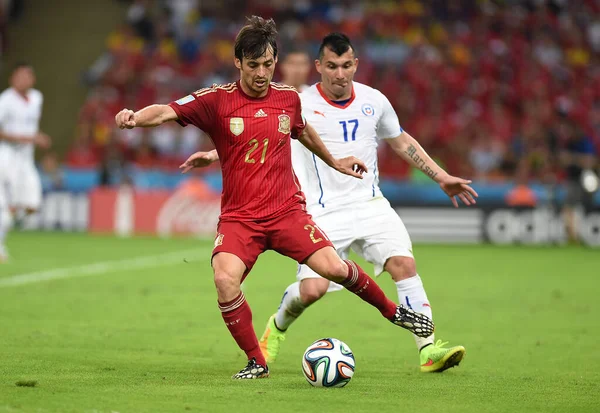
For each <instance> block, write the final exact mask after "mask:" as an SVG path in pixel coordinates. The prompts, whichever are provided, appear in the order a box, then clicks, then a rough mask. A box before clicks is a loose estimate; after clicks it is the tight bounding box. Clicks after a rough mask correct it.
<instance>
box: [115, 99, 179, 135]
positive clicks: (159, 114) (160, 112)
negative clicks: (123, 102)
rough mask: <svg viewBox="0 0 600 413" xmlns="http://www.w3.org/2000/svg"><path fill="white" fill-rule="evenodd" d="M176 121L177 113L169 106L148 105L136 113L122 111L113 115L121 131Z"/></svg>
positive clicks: (128, 110)
mask: <svg viewBox="0 0 600 413" xmlns="http://www.w3.org/2000/svg"><path fill="white" fill-rule="evenodd" d="M177 119H178V117H177V113H175V111H174V110H173V108H172V107H170V106H169V105H150V106H146V107H145V108H144V109H140V110H138V111H137V112H134V111H132V110H130V109H123V110H122V111H120V112H119V113H117V114H116V115H115V122H116V124H117V126H118V127H119V128H121V129H133V128H150V127H154V126H158V125H162V124H163V123H165V122H168V121H170V120H177Z"/></svg>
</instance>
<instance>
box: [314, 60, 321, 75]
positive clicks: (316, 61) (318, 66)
mask: <svg viewBox="0 0 600 413" xmlns="http://www.w3.org/2000/svg"><path fill="white" fill-rule="evenodd" d="M315 68H316V69H317V72H319V73H321V61H320V60H319V59H315Z"/></svg>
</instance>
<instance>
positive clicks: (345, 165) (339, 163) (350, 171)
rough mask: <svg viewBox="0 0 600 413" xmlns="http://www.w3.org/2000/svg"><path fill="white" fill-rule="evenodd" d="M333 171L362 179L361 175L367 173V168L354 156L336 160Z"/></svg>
mask: <svg viewBox="0 0 600 413" xmlns="http://www.w3.org/2000/svg"><path fill="white" fill-rule="evenodd" d="M335 169H336V170H337V171H338V172H341V173H343V174H346V175H350V176H353V177H355V178H358V179H362V174H363V173H365V172H368V169H367V166H366V165H365V164H364V163H363V161H361V160H360V159H358V158H356V157H354V156H348V157H347V158H342V159H337V160H336V165H335Z"/></svg>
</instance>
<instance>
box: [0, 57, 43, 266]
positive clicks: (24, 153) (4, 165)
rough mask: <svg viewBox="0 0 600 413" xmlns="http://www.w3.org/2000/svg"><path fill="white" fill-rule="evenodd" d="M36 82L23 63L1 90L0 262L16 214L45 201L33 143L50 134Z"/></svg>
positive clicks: (41, 141) (29, 69) (31, 208)
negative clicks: (44, 128) (42, 120)
mask: <svg viewBox="0 0 600 413" xmlns="http://www.w3.org/2000/svg"><path fill="white" fill-rule="evenodd" d="M34 84H35V73H34V71H33V68H32V67H31V66H30V65H29V64H26V63H21V64H18V65H17V66H16V67H15V69H14V70H13V72H12V74H11V77H10V87H9V88H8V89H6V90H4V92H2V93H1V94H0V262H3V261H6V260H7V259H8V253H7V251H6V247H5V245H4V240H5V237H6V234H7V232H8V231H9V229H10V227H11V224H12V217H13V215H14V214H15V213H20V212H23V213H25V214H30V213H33V212H35V211H37V209H38V208H39V207H40V204H41V202H42V186H41V183H40V177H39V175H38V172H37V170H36V168H35V163H34V146H36V145H37V146H40V147H42V148H47V147H49V146H50V137H49V136H48V135H46V134H44V133H42V132H40V130H39V121H40V117H41V115H42V103H43V97H42V93H41V92H40V91H39V90H36V89H33V86H34Z"/></svg>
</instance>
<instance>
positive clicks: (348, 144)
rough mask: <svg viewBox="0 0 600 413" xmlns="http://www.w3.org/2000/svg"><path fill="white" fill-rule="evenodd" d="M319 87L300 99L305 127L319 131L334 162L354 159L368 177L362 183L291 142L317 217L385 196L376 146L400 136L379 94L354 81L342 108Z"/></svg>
mask: <svg viewBox="0 0 600 413" xmlns="http://www.w3.org/2000/svg"><path fill="white" fill-rule="evenodd" d="M320 88H321V86H320V84H316V85H313V86H311V87H310V88H308V89H306V90H305V91H303V92H302V93H301V94H300V99H301V101H302V113H303V115H304V117H305V119H306V121H307V123H309V124H311V125H312V127H313V128H315V130H316V131H317V133H318V134H319V136H320V137H321V139H322V140H323V143H324V144H325V146H326V147H327V149H328V150H329V152H331V154H332V155H333V157H334V158H344V157H347V156H356V157H357V158H359V159H360V160H362V161H363V162H364V163H365V164H366V165H367V168H368V169H369V172H368V173H366V174H364V175H363V179H356V178H353V177H351V176H348V175H344V174H341V173H339V172H337V171H336V170H334V169H332V168H330V167H329V166H327V165H326V164H325V163H324V162H323V161H322V160H321V159H320V158H318V157H317V156H315V155H314V154H312V153H311V152H310V151H309V150H308V149H306V148H305V147H304V145H302V144H301V143H300V142H297V141H294V140H293V141H292V164H293V167H294V171H295V172H296V175H297V176H298V179H299V180H300V184H301V186H302V191H303V192H304V194H305V195H306V202H307V206H308V211H309V212H310V213H311V214H312V215H313V216H318V215H322V214H324V213H328V212H331V211H332V210H335V209H341V208H344V207H347V206H349V205H351V204H355V203H357V202H361V201H367V200H369V199H373V198H378V197H382V194H381V190H380V189H379V176H378V166H377V146H378V143H379V140H380V139H392V138H395V137H397V136H399V135H400V134H401V133H402V128H401V127H400V122H399V121H398V116H397V115H396V112H395V111H394V109H393V108H392V105H391V104H390V102H389V100H388V99H387V98H386V97H385V96H384V95H383V93H381V92H380V91H378V90H376V89H373V88H371V87H369V86H366V85H363V84H361V83H358V82H353V93H352V97H351V98H350V100H349V101H348V102H347V103H346V104H345V105H344V106H339V105H337V104H335V103H333V102H331V101H330V100H329V99H328V98H327V97H326V96H325V95H324V94H323V93H322V92H321V89H320Z"/></svg>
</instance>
